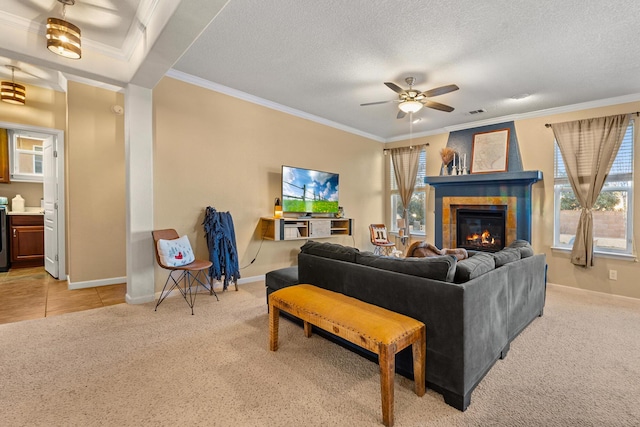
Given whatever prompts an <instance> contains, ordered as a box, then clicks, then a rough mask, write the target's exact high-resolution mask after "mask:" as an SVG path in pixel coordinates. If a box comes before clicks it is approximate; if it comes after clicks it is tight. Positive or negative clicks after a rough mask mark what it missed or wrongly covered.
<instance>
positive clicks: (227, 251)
mask: <svg viewBox="0 0 640 427" xmlns="http://www.w3.org/2000/svg"><path fill="white" fill-rule="evenodd" d="M202 224H203V225H204V231H205V237H206V239H207V246H208V248H209V260H210V261H211V262H212V263H213V265H212V266H211V267H209V275H210V276H211V277H214V278H215V279H216V280H220V279H221V278H222V277H223V276H224V282H223V289H224V290H226V289H227V287H228V286H229V283H231V282H234V283H237V282H238V279H239V278H240V267H239V265H238V250H237V248H236V233H235V230H234V228H233V219H232V218H231V214H230V213H229V212H218V211H216V210H215V208H212V207H211V206H209V207H207V210H206V212H205V216H204V222H203V223H202Z"/></svg>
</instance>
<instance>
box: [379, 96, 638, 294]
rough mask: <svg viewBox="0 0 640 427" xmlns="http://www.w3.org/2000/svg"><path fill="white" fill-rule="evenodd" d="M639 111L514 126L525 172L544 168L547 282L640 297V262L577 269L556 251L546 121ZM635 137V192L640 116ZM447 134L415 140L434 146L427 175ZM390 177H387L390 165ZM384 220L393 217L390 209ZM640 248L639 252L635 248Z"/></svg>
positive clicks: (538, 240) (541, 207) (540, 213)
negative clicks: (611, 273) (611, 275)
mask: <svg viewBox="0 0 640 427" xmlns="http://www.w3.org/2000/svg"><path fill="white" fill-rule="evenodd" d="M636 111H640V103H639V102H635V103H629V104H621V105H615V106H610V107H603V108H595V109H589V110H582V111H576V112H572V113H563V114H554V115H548V116H544V117H538V118H533V119H527V120H517V121H516V122H515V127H516V133H517V135H518V144H519V147H520V153H521V155H522V162H523V168H524V170H540V171H542V172H543V176H544V179H543V181H542V182H538V183H536V184H534V185H533V188H532V206H533V218H532V239H531V240H532V242H531V243H532V245H533V247H534V249H535V251H536V252H538V253H545V254H546V255H547V263H548V265H549V270H548V280H549V282H550V283H556V284H560V285H565V286H571V287H576V288H580V289H585V290H591V291H597V292H604V293H608V294H615V295H622V296H627V297H633V298H640V286H638V276H639V275H640V264H639V263H638V262H637V261H627V260H621V259H614V258H607V257H603V256H598V255H596V258H595V261H594V264H595V265H594V266H593V267H592V268H588V269H585V268H582V267H577V266H574V265H573V264H571V263H570V261H569V254H568V253H566V252H563V251H557V250H552V249H551V246H552V245H553V226H554V216H553V212H554V206H553V203H554V200H553V155H554V137H553V132H552V131H551V129H549V128H546V127H545V126H544V125H545V123H557V122H564V121H570V120H579V119H584V118H590V117H601V116H607V115H612V114H622V113H631V112H636ZM636 123H637V124H636V133H635V144H634V147H635V149H636V153H635V170H636V173H635V176H634V189H636V190H635V191H634V194H637V193H638V192H637V189H638V188H640V152H639V151H638V147H640V143H639V142H638V141H639V140H640V120H638V119H637V118H636ZM447 139H448V134H446V133H445V134H440V135H434V136H429V137H424V138H414V139H413V141H411V143H412V144H414V145H417V144H422V143H429V147H427V175H439V171H440V165H441V161H440V155H439V152H440V150H441V149H442V148H443V147H445V146H446V144H447ZM406 145H410V144H409V142H408V141H399V142H395V143H392V144H387V147H388V148H391V147H395V146H406ZM385 168H386V170H387V172H386V174H385V176H388V165H385ZM434 206H435V198H434V191H430V194H429V197H428V202H427V212H428V216H427V228H426V229H427V240H428V241H430V242H433V235H434V230H435V228H434V227H435V224H434V220H433V218H434V216H433V215H434ZM633 208H634V218H633V223H634V242H638V239H639V237H640V198H639V197H635V198H634V206H633ZM385 215H386V216H385V218H389V208H388V207H387V208H386V213H385ZM634 249H635V248H634ZM610 269H613V270H617V272H618V280H609V270H610Z"/></svg>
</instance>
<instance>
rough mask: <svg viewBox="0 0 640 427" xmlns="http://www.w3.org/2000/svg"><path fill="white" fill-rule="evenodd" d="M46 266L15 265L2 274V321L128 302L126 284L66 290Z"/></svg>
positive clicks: (0, 276)
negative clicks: (16, 266) (45, 268)
mask: <svg viewBox="0 0 640 427" xmlns="http://www.w3.org/2000/svg"><path fill="white" fill-rule="evenodd" d="M67 286H68V284H67V281H66V280H56V279H54V278H53V277H51V276H50V275H49V274H48V273H47V272H46V271H45V270H44V268H43V267H35V268H16V269H12V270H10V271H8V272H6V273H0V324H2V323H12V322H19V321H21V320H29V319H39V318H42V317H48V316H55V315H57V314H64V313H71V312H74V311H82V310H90V309H92V308H98V307H104V306H107V305H114V304H120V303H123V302H125V293H126V291H127V285H126V284H124V283H123V284H119V285H109V286H99V287H96V288H86V289H75V290H69V289H67Z"/></svg>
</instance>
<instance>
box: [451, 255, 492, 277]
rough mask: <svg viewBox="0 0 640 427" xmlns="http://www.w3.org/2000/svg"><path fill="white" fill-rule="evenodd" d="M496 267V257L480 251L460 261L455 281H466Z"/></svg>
mask: <svg viewBox="0 0 640 427" xmlns="http://www.w3.org/2000/svg"><path fill="white" fill-rule="evenodd" d="M494 268H496V261H495V258H494V257H493V256H492V255H491V254H489V253H487V252H478V253H476V254H474V255H473V256H470V257H469V258H467V259H463V260H462V261H458V264H457V265H456V273H455V278H454V282H455V283H464V282H468V281H469V280H471V279H475V278H476V277H478V276H481V275H483V274H484V273H488V272H489V271H491V270H493V269H494Z"/></svg>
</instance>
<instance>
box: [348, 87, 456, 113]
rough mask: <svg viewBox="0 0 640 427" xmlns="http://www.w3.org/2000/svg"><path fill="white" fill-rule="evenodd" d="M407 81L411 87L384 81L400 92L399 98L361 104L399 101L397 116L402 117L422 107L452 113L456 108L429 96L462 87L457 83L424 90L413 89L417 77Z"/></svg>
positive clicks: (393, 89)
mask: <svg viewBox="0 0 640 427" xmlns="http://www.w3.org/2000/svg"><path fill="white" fill-rule="evenodd" d="M404 81H405V82H407V84H408V85H409V89H406V90H405V89H402V88H401V87H400V86H398V85H397V84H395V83H393V82H384V84H385V85H386V86H387V87H388V88H389V89H391V90H392V91H394V92H396V93H397V94H398V99H396V100H395V101H378V102H368V103H366V104H360V106H363V107H364V106H367V105H377V104H386V103H388V102H397V103H398V108H399V109H400V111H399V112H398V115H397V118H398V119H402V118H404V117H405V116H406V115H407V114H412V113H417V112H418V111H420V110H421V109H422V107H428V108H433V109H434V110H439V111H445V112H447V113H450V112H452V111H453V110H454V108H453V107H450V106H448V105H444V104H440V103H439V102H434V101H431V100H430V99H429V98H432V97H434V96H439V95H444V94H446V93H449V92H453V91H456V90H458V89H460V88H459V87H458V86H456V85H453V84H452V85H446V86H440V87H437V88H435V89H430V90H426V91H424V92H422V91H419V90H417V89H413V85H414V83H415V82H416V78H415V77H407V78H406V79H404Z"/></svg>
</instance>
